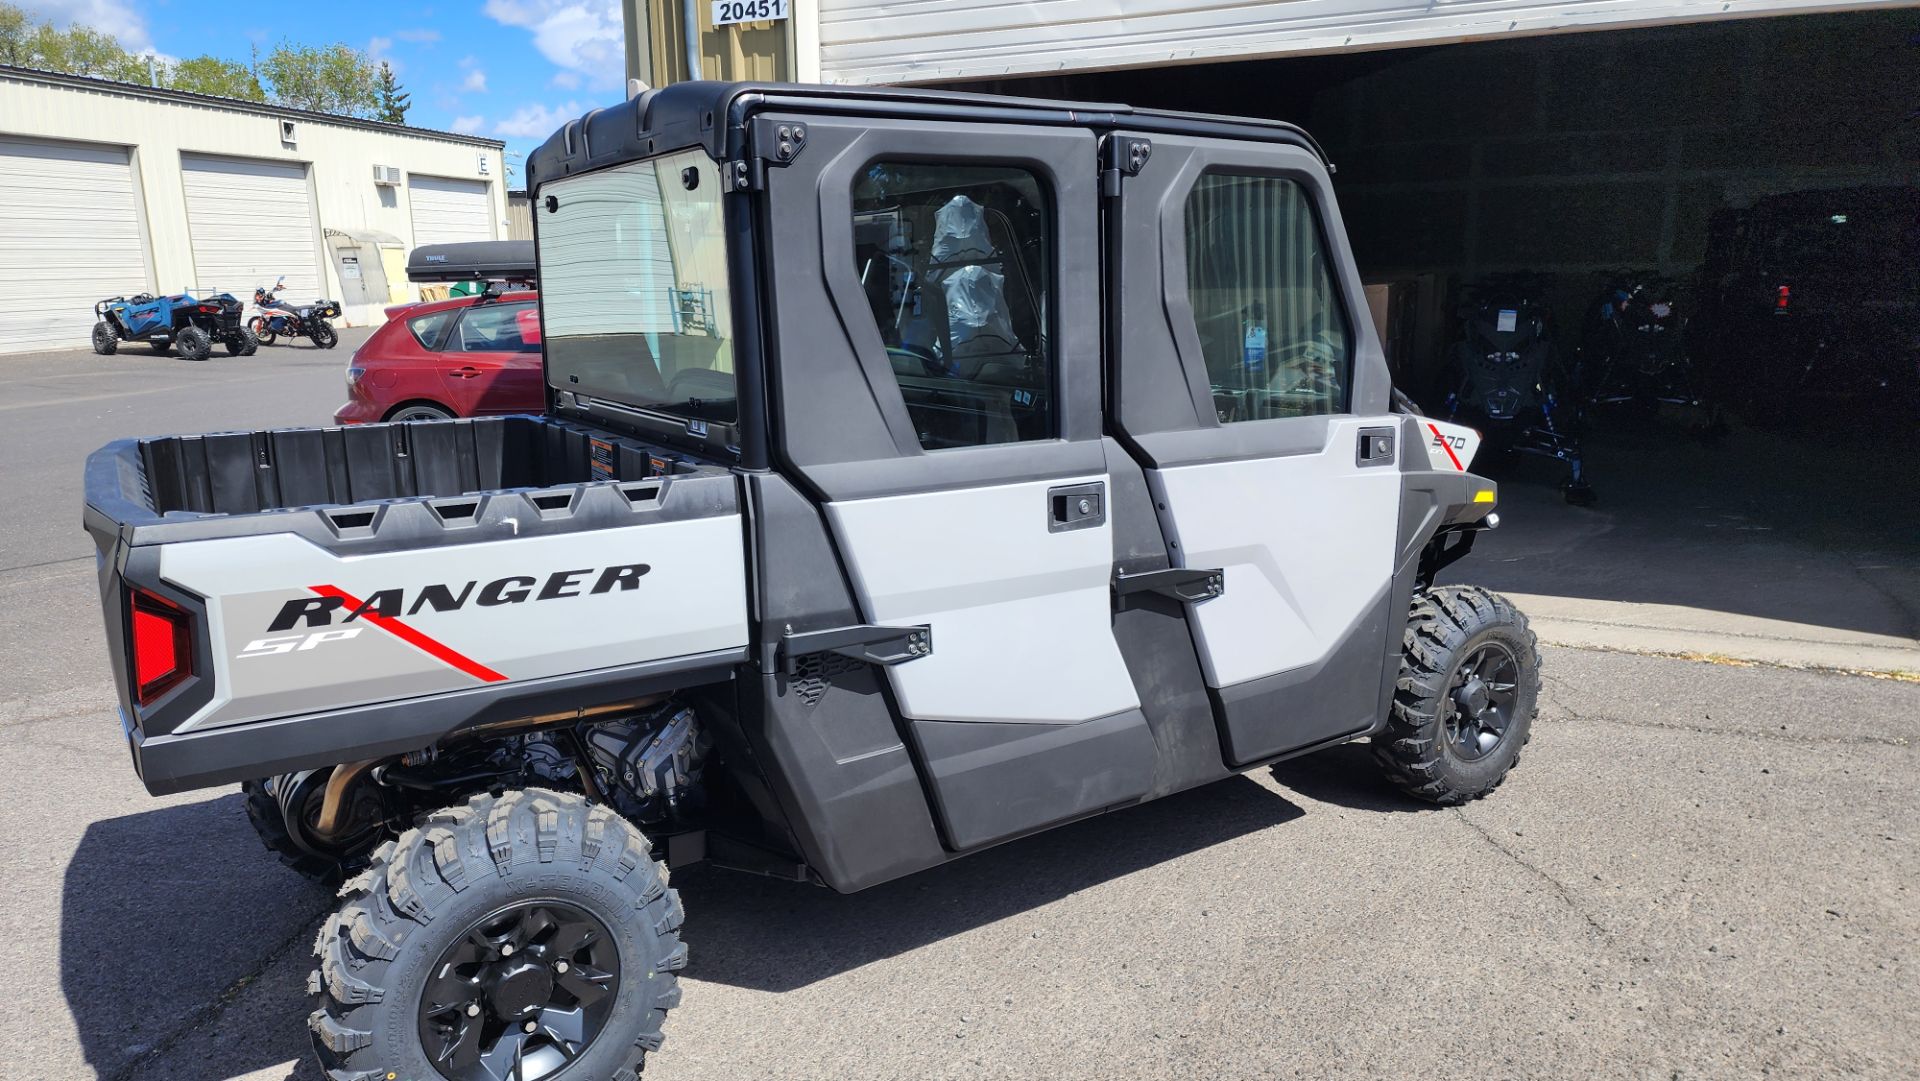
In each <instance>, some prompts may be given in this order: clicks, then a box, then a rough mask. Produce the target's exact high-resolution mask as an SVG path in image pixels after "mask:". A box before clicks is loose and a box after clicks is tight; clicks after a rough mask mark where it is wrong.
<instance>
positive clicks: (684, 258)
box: [536, 150, 739, 424]
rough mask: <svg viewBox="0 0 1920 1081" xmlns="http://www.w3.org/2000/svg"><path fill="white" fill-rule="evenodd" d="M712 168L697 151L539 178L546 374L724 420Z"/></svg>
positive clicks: (726, 317) (564, 384)
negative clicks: (543, 182)
mask: <svg viewBox="0 0 1920 1081" xmlns="http://www.w3.org/2000/svg"><path fill="white" fill-rule="evenodd" d="M720 195H721V185H720V175H719V169H718V167H717V166H716V165H715V164H714V162H713V160H712V159H711V158H709V157H707V156H706V155H705V154H704V153H701V152H700V151H698V150H689V151H686V152H684V153H679V154H669V155H667V156H665V157H661V158H655V159H653V160H652V161H641V162H633V163H631V164H628V165H622V166H618V167H616V168H612V169H606V170H603V171H601V172H597V173H589V174H587V175H585V176H579V177H572V178H568V179H563V180H556V181H554V182H552V183H550V184H546V185H543V186H542V187H541V189H540V192H539V195H538V197H537V200H536V201H537V203H538V204H539V205H538V212H539V221H540V227H539V230H538V241H539V255H540V306H541V311H542V315H543V317H544V321H545V324H546V339H545V340H546V353H547V380H548V382H550V383H552V384H553V386H554V388H555V389H557V390H570V391H574V392H576V393H579V394H585V395H589V396H592V397H595V398H604V399H609V400H612V401H616V402H620V403H622V404H625V405H633V406H640V407H642V408H647V409H657V410H660V411H663V412H668V413H674V414H678V415H680V416H685V417H698V418H701V419H705V420H714V421H720V422H723V423H728V424H731V423H733V422H734V421H735V420H736V419H737V415H738V397H739V392H738V389H737V387H736V384H735V381H734V371H733V340H732V333H733V331H732V325H733V324H732V306H731V303H730V298H729V296H728V293H727V256H726V242H725V228H724V224H723V222H722V219H721V212H720Z"/></svg>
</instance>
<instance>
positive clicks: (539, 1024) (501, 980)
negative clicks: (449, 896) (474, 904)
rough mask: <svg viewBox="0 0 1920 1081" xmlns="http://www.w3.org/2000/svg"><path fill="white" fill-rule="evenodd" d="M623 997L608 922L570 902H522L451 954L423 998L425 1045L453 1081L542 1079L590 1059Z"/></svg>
mask: <svg viewBox="0 0 1920 1081" xmlns="http://www.w3.org/2000/svg"><path fill="white" fill-rule="evenodd" d="M619 990H620V953H619V950H618V949H617V948H616V947H615V946H614V942H613V936H612V934H611V933H610V932H609V931H608V930H607V926H606V924H604V923H602V922H600V920H599V919H597V918H596V917H595V916H593V915H592V914H591V913H589V912H587V911H585V910H584V909H581V908H578V907H576V906H574V905H571V904H568V903H566V902H564V901H558V900H534V901H522V902H519V903H517V904H514V905H509V906H507V907H506V908H503V909H500V910H499V911H496V912H494V913H492V914H491V915H489V916H487V917H485V918H484V919H482V920H480V921H479V922H478V923H477V924H476V925H475V926H474V927H473V928H471V929H470V930H469V931H468V932H467V934H466V936H465V937H464V938H462V939H461V940H460V941H458V942H456V943H454V944H453V945H452V946H450V947H448V948H447V950H446V952H445V953H443V954H442V955H441V956H440V960H439V961H438V962H436V963H435V964H434V966H433V968H432V970H431V972H430V973H429V975H428V978H427V985H426V989H425V991H424V992H423V994H422V996H421V1000H420V1042H421V1045H422V1046H423V1047H424V1048H425V1049H426V1052H427V1055H428V1057H429V1059H430V1060H431V1061H432V1063H433V1065H434V1068H435V1069H437V1070H439V1071H440V1074H441V1075H442V1076H443V1077H446V1078H447V1079H448V1081H540V1079H541V1078H544V1077H549V1076H552V1075H553V1074H555V1073H558V1072H559V1071H560V1070H561V1069H563V1068H565V1066H566V1065H567V1064H568V1063H570V1062H573V1061H574V1060H575V1059H577V1058H579V1057H580V1056H581V1055H582V1054H584V1053H585V1052H586V1050H587V1048H589V1047H590V1046H592V1044H593V1041H594V1040H595V1039H596V1038H598V1037H599V1035H600V1033H601V1031H602V1030H604V1029H605V1028H606V1026H607V1018H608V1016H609V1015H610V1014H611V1013H612V1012H613V1004H614V1002H615V1001H616V1000H617V999H618V997H619Z"/></svg>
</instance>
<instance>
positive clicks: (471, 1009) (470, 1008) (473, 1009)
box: [467, 1002, 480, 1017]
mask: <svg viewBox="0 0 1920 1081" xmlns="http://www.w3.org/2000/svg"><path fill="white" fill-rule="evenodd" d="M467 1016H468V1017H478V1016H480V1004H479V1003H478V1002H469V1003H467Z"/></svg>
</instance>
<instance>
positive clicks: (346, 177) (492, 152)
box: [0, 72, 507, 325]
mask: <svg viewBox="0 0 1920 1081" xmlns="http://www.w3.org/2000/svg"><path fill="white" fill-rule="evenodd" d="M283 115H289V114H273V113H269V112H266V111H264V110H263V111H262V112H257V113H256V112H242V111H239V109H238V108H228V107H223V106H219V105H214V104H209V103H200V102H195V101H191V100H182V99H173V98H158V97H148V96H145V95H142V94H141V93H140V92H139V89H138V88H116V87H113V86H110V85H107V86H100V87H97V88H96V87H92V86H88V87H85V88H82V87H76V86H73V85H71V84H65V83H49V82H43V81H40V80H37V79H35V78H33V77H31V76H25V75H16V74H13V73H9V72H0V135H8V136H19V137H24V138H30V139H58V140H64V141H67V142H76V143H93V144H104V145H109V146H122V147H131V148H132V149H133V153H132V164H133V168H134V170H135V173H136V177H135V179H136V181H137V188H138V190H139V193H140V196H141V199H142V206H141V213H142V216H143V218H144V229H145V234H146V244H147V261H148V273H149V275H150V277H149V279H148V280H147V282H146V283H145V284H146V288H148V289H149V290H152V291H154V292H176V291H178V290H180V289H181V288H183V287H189V286H192V285H193V284H194V283H195V278H196V272H195V267H194V264H193V247H192V244H191V242H190V240H189V237H188V234H187V211H186V196H185V193H184V191H183V189H182V183H181V175H180V156H181V155H182V154H216V155H223V156H229V157H241V158H257V159H261V160H266V161H278V162H289V163H300V164H304V165H305V166H306V167H307V184H308V190H309V192H310V193H311V196H312V198H313V206H314V209H315V211H316V214H315V217H314V220H315V224H316V229H315V231H314V238H313V242H314V245H315V258H316V260H317V261H318V262H319V264H320V266H321V268H322V275H323V277H324V280H325V283H326V285H325V288H326V290H327V292H328V295H329V296H331V297H339V296H341V295H342V294H343V292H344V290H343V289H342V288H341V284H340V278H339V267H338V265H337V263H336V260H335V259H334V255H333V249H332V247H331V246H330V245H327V244H325V243H323V240H322V236H321V231H322V230H326V229H333V230H341V231H346V232H351V233H356V234H358V233H365V232H369V231H371V232H377V233H385V234H388V235H390V236H392V237H395V238H398V239H399V240H400V241H401V242H402V243H403V244H404V245H406V246H407V247H408V248H411V246H412V244H413V220H412V214H411V208H410V206H409V203H408V190H407V186H406V184H405V182H404V181H403V182H402V183H401V184H400V185H398V186H396V187H386V188H383V187H379V186H377V185H375V184H374V182H373V166H374V165H375V163H378V164H381V165H393V166H398V167H399V168H400V169H401V170H402V171H403V172H404V173H405V174H406V175H407V176H408V177H411V176H412V175H413V174H415V173H419V174H422V175H431V176H442V177H455V178H464V179H470V180H480V181H485V182H486V183H487V185H488V194H489V196H490V198H491V199H492V202H493V208H494V213H493V221H494V235H495V236H496V237H501V238H504V237H505V236H506V235H507V226H506V217H507V205H506V170H505V163H504V162H503V161H502V159H501V149H500V147H499V146H498V145H497V144H490V143H486V142H483V141H467V140H464V139H462V138H460V137H457V136H451V135H447V136H442V135H437V134H433V133H428V132H423V131H419V130H417V129H410V128H396V129H384V128H370V127H369V128H360V127H350V126H346V125H343V124H332V123H328V122H327V121H324V120H319V119H313V118H310V117H305V116H298V115H289V118H291V119H293V121H294V124H295V126H296V133H295V135H296V142H295V145H294V146H292V147H287V146H285V145H283V144H282V143H281V141H280V120H281V119H282V116H283ZM482 156H484V157H486V158H487V170H486V173H485V174H484V175H483V174H482V173H481V171H480V158H481V157H482ZM369 248H371V245H369ZM364 261H365V260H363V262H364ZM130 272H131V269H130ZM262 284H271V283H262ZM403 284H404V283H400V282H394V283H390V285H403ZM122 288H125V287H124V286H119V285H112V286H111V288H110V290H109V291H114V292H117V291H119V290H120V289H122ZM129 291H130V290H129ZM243 299H244V298H243ZM380 307H381V306H380V305H379V304H374V303H370V304H366V305H361V306H358V310H350V311H348V312H347V313H346V315H347V321H348V322H349V323H350V324H353V325H359V324H364V323H369V322H378V321H380V319H381V318H382V313H381V311H380Z"/></svg>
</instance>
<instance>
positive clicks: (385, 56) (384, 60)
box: [365, 37, 400, 75]
mask: <svg viewBox="0 0 1920 1081" xmlns="http://www.w3.org/2000/svg"><path fill="white" fill-rule="evenodd" d="M365 52H366V54H367V60H368V61H369V62H370V63H372V64H373V66H374V67H379V66H380V65H381V64H385V65H387V66H388V67H390V68H392V69H393V73H394V74H395V75H398V74H400V61H399V60H397V59H395V58H394V55H393V39H392V38H383V37H376V38H374V39H373V40H371V41H369V42H367V47H366V49H365Z"/></svg>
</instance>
